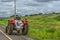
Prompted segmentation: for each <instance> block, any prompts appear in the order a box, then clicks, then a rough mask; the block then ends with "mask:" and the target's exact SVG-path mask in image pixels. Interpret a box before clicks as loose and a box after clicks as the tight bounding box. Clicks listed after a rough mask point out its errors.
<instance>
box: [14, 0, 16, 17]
mask: <svg viewBox="0 0 60 40" xmlns="http://www.w3.org/2000/svg"><path fill="white" fill-rule="evenodd" d="M14 14H15V17H16V0H14Z"/></svg>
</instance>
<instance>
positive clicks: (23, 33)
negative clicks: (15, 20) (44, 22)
mask: <svg viewBox="0 0 60 40" xmlns="http://www.w3.org/2000/svg"><path fill="white" fill-rule="evenodd" d="M27 33H28V24H26V25H24V26H23V29H22V35H26V34H27Z"/></svg>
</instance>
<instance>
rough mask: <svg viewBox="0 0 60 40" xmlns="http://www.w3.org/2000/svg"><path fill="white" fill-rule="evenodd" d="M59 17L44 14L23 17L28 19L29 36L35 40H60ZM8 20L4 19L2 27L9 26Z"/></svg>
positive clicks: (1, 21) (0, 22) (0, 23)
mask: <svg viewBox="0 0 60 40" xmlns="http://www.w3.org/2000/svg"><path fill="white" fill-rule="evenodd" d="M59 15H60V14H43V15H34V16H26V17H22V19H25V18H26V19H27V20H28V21H29V32H28V34H27V36H28V37H31V38H34V39H35V40H60V28H59V27H60V21H58V20H57V19H56V17H57V16H59ZM8 19H9V18H4V19H3V18H2V19H1V20H0V25H4V26H7V20H8ZM50 26H52V27H50ZM56 27H58V28H56Z"/></svg>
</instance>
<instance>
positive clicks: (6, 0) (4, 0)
mask: <svg viewBox="0 0 60 40" xmlns="http://www.w3.org/2000/svg"><path fill="white" fill-rule="evenodd" d="M12 1H14V0H1V2H12Z"/></svg>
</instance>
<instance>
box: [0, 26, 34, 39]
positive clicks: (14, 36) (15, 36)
mask: <svg viewBox="0 0 60 40" xmlns="http://www.w3.org/2000/svg"><path fill="white" fill-rule="evenodd" d="M0 40H33V39H32V38H29V37H27V36H23V35H20V34H17V33H16V32H15V33H13V34H12V35H8V34H6V33H5V27H4V26H0Z"/></svg>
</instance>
